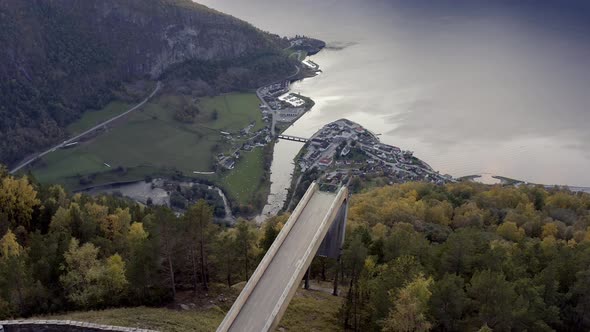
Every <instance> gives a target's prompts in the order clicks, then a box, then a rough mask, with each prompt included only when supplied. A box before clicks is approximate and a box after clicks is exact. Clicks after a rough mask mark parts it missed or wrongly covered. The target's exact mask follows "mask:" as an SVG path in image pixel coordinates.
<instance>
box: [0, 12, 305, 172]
mask: <svg viewBox="0 0 590 332" xmlns="http://www.w3.org/2000/svg"><path fill="white" fill-rule="evenodd" d="M284 42H285V41H284V40H282V39H280V38H279V37H277V36H274V35H270V34H268V33H264V32H262V31H260V30H258V29H256V28H254V27H253V26H251V25H250V24H248V23H245V22H243V21H240V20H238V19H235V18H233V17H231V16H228V15H224V14H221V13H219V12H216V11H214V10H211V9H209V8H207V7H205V6H202V5H198V4H194V3H193V2H191V1H188V0H70V1H66V0H24V1H23V0H5V1H2V2H0V45H2V47H1V48H0V59H2V61H0V162H5V163H9V164H10V163H14V162H16V161H17V160H19V159H20V158H22V157H24V156H25V155H26V154H27V153H31V152H33V151H35V150H38V149H39V148H41V147H43V146H45V145H47V144H48V143H50V142H55V141H58V140H60V139H62V138H63V137H64V135H65V134H64V130H63V127H64V126H65V125H66V124H68V123H70V122H72V121H73V120H75V119H76V118H78V117H79V115H80V114H81V113H82V112H83V111H84V110H86V109H96V108H100V107H101V106H103V105H104V104H105V103H106V102H107V101H109V100H111V99H113V98H114V97H115V95H117V96H119V97H120V96H121V92H122V91H123V90H124V89H123V83H125V82H133V81H136V80H139V79H148V80H153V79H157V78H161V77H162V76H163V74H165V73H166V72H167V71H169V69H170V68H171V67H174V72H173V74H168V75H166V76H165V77H166V78H167V79H175V77H176V76H181V77H182V78H189V79H194V80H200V81H202V82H203V83H205V84H207V86H208V87H209V88H210V90H211V91H212V92H216V91H223V90H228V89H236V88H237V89H240V88H252V87H253V86H251V85H255V83H258V82H257V80H255V79H252V77H259V76H262V78H266V79H273V78H275V77H274V76H273V75H275V74H276V75H284V73H286V72H289V70H292V68H293V67H292V65H291V63H290V62H289V60H287V59H285V58H284V57H283V56H282V55H281V53H280V50H281V48H282V47H283V46H284V45H283V43H284ZM189 60H190V61H189ZM187 61H189V62H188V64H187V65H186V66H187V69H184V65H183V64H184V63H185V62H187ZM195 68H196V70H195ZM228 82H231V83H228ZM211 91H210V92H211Z"/></svg>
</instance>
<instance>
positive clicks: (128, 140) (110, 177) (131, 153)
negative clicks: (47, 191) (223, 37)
mask: <svg viewBox="0 0 590 332" xmlns="http://www.w3.org/2000/svg"><path fill="white" fill-rule="evenodd" d="M195 104H196V106H197V107H198V109H199V112H198V114H196V116H195V121H194V122H193V123H185V122H180V121H178V120H176V119H175V118H174V114H175V111H176V110H177V109H179V108H182V107H187V105H188V106H191V105H195ZM258 105H259V100H258V98H257V97H256V95H255V94H254V93H231V94H225V95H221V96H217V97H205V98H201V99H199V100H194V99H193V98H192V97H190V96H184V95H171V94H165V95H161V96H158V97H157V98H155V99H153V100H152V101H150V102H149V103H147V104H146V105H145V106H144V107H142V108H141V109H139V110H136V111H134V112H132V113H130V114H129V115H128V116H126V117H125V118H123V119H120V120H118V121H117V123H114V124H111V125H110V126H109V127H107V128H106V130H105V131H103V132H100V133H98V134H97V135H95V136H94V137H89V138H85V141H84V142H81V143H80V144H79V145H77V146H75V147H73V148H69V149H60V150H57V151H54V152H52V153H49V154H48V155H46V156H45V157H44V158H43V159H42V160H40V161H39V162H37V163H36V164H35V166H34V168H33V174H34V175H35V177H36V178H37V179H38V180H39V181H41V182H44V183H60V184H63V185H65V186H66V187H67V188H68V189H79V188H82V187H85V186H88V185H99V184H104V183H111V182H117V181H132V180H141V179H143V178H144V177H145V176H146V175H166V174H172V173H174V172H178V171H180V172H182V173H183V174H184V175H186V176H193V171H201V172H203V171H213V170H215V156H216V155H217V154H218V153H220V152H228V151H230V150H231V149H232V146H231V144H230V143H229V142H227V141H226V140H225V139H224V138H223V136H222V135H221V134H220V131H227V132H231V133H235V134H237V133H239V131H240V130H241V129H243V128H245V127H247V126H248V125H249V124H250V123H255V125H254V127H253V129H252V130H253V131H256V130H258V129H261V128H263V127H264V125H265V124H264V122H263V121H262V114H261V112H260V110H259V108H258ZM129 107H132V105H127V104H125V103H122V102H113V103H110V104H108V105H107V106H106V107H105V108H104V109H102V110H99V111H90V112H86V113H85V114H84V115H83V116H82V118H81V119H80V120H78V121H77V122H75V123H73V124H71V125H70V126H69V127H68V132H69V133H71V134H75V133H79V132H82V131H84V130H85V129H88V128H91V127H93V126H95V125H96V124H98V123H100V122H102V121H104V120H106V119H108V118H111V117H113V116H115V115H117V114H120V113H121V112H124V111H125V110H127V109H128V108H129ZM239 143H240V142H239V141H237V142H235V143H234V145H237V144H239ZM105 164H108V165H109V166H110V167H108V166H107V165H105ZM262 167H263V162H262V152H261V149H255V150H254V151H252V152H243V153H242V159H241V160H240V161H239V162H238V163H237V165H236V168H235V169H234V170H232V171H230V173H229V174H223V175H219V176H217V175H216V176H213V177H208V178H209V179H211V180H214V181H217V182H219V183H220V184H222V185H227V189H228V190H229V191H230V195H231V196H233V197H236V198H238V200H239V201H240V202H241V203H244V204H245V203H246V202H247V199H248V197H251V194H252V192H249V191H253V190H256V189H257V188H258V186H257V185H254V186H253V184H258V183H259V179H260V177H261V176H262V174H263V169H262ZM83 177H87V178H92V182H91V183H90V184H82V183H81V182H80V179H81V178H83Z"/></svg>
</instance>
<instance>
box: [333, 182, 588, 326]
mask: <svg viewBox="0 0 590 332" xmlns="http://www.w3.org/2000/svg"><path fill="white" fill-rule="evenodd" d="M589 209H590V195H588V194H572V193H570V192H564V191H559V190H549V191H547V190H545V189H543V188H542V187H525V186H523V187H521V188H518V189H517V188H512V187H507V188H502V187H490V186H485V185H481V184H474V183H458V184H449V185H446V186H434V185H431V184H422V183H409V184H403V185H396V186H390V187H384V188H379V189H375V190H372V191H370V192H367V193H364V194H360V195H356V196H354V197H353V204H352V207H351V208H350V211H349V229H348V233H347V247H346V249H345V250H344V254H343V266H344V269H345V275H346V278H347V280H348V281H349V286H350V289H349V290H348V291H347V301H346V304H345V305H344V306H343V307H342V308H341V316H340V320H341V324H342V325H341V326H342V327H343V328H344V327H346V328H349V329H352V330H355V331H372V330H384V331H427V330H435V331H477V330H480V329H481V330H480V331H490V329H492V330H493V331H551V330H559V331H588V330H589V329H590V228H589V226H590V214H589V212H590V210H589Z"/></svg>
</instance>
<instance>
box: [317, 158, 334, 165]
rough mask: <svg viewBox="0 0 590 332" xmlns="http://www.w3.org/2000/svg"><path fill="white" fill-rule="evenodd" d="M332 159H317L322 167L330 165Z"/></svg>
mask: <svg viewBox="0 0 590 332" xmlns="http://www.w3.org/2000/svg"><path fill="white" fill-rule="evenodd" d="M332 161H333V159H332V158H322V159H320V161H319V165H320V166H322V167H328V166H330V165H332Z"/></svg>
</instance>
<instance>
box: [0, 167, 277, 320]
mask: <svg viewBox="0 0 590 332" xmlns="http://www.w3.org/2000/svg"><path fill="white" fill-rule="evenodd" d="M284 218H285V217H277V218H274V219H273V220H271V221H270V222H269V223H268V224H267V225H270V226H267V228H271V229H272V230H273V231H270V232H268V231H266V230H265V229H258V228H256V227H255V226H254V225H253V224H252V223H249V222H246V221H245V220H239V221H238V222H237V224H236V225H235V226H234V227H232V228H228V227H225V226H219V225H217V224H215V223H214V222H213V221H214V218H213V208H212V207H211V206H209V205H208V204H207V203H206V201H204V200H200V201H198V202H197V203H196V204H194V205H192V206H190V207H188V210H187V212H186V213H185V214H184V215H182V216H177V215H176V214H175V213H174V212H173V211H172V210H171V209H170V208H168V207H150V206H142V205H139V204H137V203H135V202H132V201H130V200H127V199H124V198H121V197H115V196H106V195H105V196H99V197H90V196H88V195H84V194H74V195H70V194H68V193H66V192H65V191H64V189H63V188H62V187H60V186H56V185H52V186H45V185H40V184H38V183H32V182H31V181H30V180H29V178H28V177H26V176H23V177H13V176H10V175H8V174H7V172H6V169H5V168H3V169H2V171H0V319H4V318H8V317H23V316H24V317H26V316H30V315H34V314H45V313H52V312H59V311H66V310H86V309H100V308H106V307H114V306H134V305H165V304H169V303H171V302H173V301H174V300H175V297H176V295H177V292H178V291H190V290H192V291H194V292H197V293H205V292H207V290H208V289H209V287H210V284H211V283H216V284H223V283H225V284H227V286H228V287H229V286H231V285H233V284H235V283H238V282H241V281H244V280H246V279H247V278H248V277H249V276H250V275H251V274H252V272H253V270H254V269H255V268H256V266H257V264H258V261H259V260H260V258H261V256H262V255H263V254H264V252H265V251H266V249H268V247H270V244H267V243H272V241H273V240H274V236H276V234H277V232H278V227H280V223H281V222H284ZM281 220H282V221H281ZM268 235H270V236H273V238H272V239H268V238H265V236H268Z"/></svg>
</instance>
